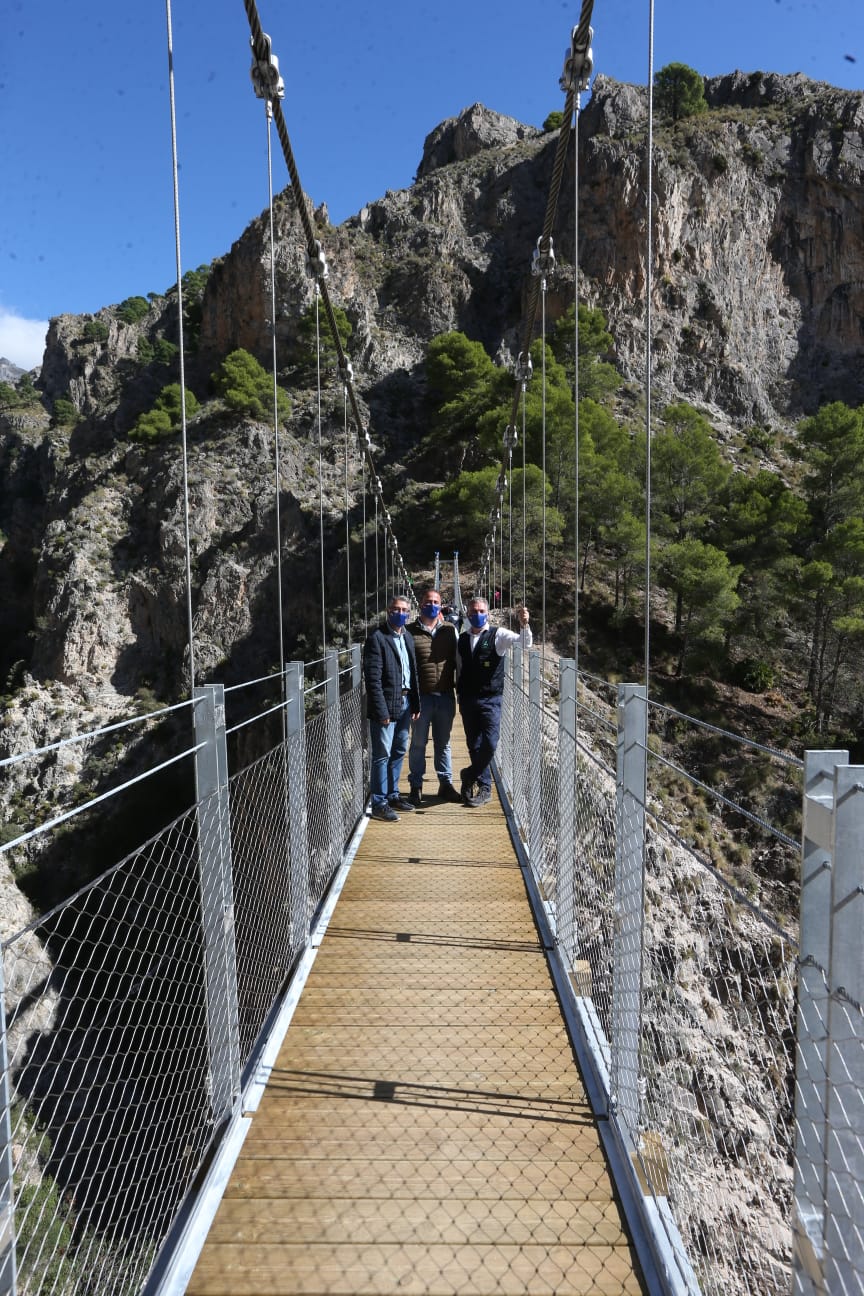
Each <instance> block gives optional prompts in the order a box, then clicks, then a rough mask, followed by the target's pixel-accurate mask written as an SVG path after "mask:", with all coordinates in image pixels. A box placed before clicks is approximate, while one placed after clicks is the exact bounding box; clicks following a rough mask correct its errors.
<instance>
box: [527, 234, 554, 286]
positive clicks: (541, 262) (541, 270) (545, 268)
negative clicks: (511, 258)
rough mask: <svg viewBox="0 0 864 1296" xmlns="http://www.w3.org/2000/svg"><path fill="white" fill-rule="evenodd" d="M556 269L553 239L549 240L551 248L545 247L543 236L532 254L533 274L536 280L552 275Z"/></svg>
mask: <svg viewBox="0 0 864 1296" xmlns="http://www.w3.org/2000/svg"><path fill="white" fill-rule="evenodd" d="M554 269H555V250H554V248H553V247H552V239H551V238H550V239H549V246H548V247H547V248H544V247H543V235H542V234H541V235H540V237H539V238H538V240H537V246H536V247H535V249H534V251H533V252H532V254H531V273H532V275H534V276H535V278H537V277H539V276H540V275H546V274H551V273H552V272H553V270H554Z"/></svg>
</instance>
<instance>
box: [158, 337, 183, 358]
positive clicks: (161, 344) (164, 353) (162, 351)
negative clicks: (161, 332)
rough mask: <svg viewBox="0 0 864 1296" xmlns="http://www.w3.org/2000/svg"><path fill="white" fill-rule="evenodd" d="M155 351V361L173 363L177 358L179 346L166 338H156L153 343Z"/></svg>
mask: <svg viewBox="0 0 864 1296" xmlns="http://www.w3.org/2000/svg"><path fill="white" fill-rule="evenodd" d="M154 350H155V352H156V362H157V364H161V365H170V364H173V363H174V361H175V359H176V358H177V353H178V352H179V350H180V348H179V347H178V346H177V344H176V343H174V342H169V341H168V339H167V338H157V339H156V342H155V344H154Z"/></svg>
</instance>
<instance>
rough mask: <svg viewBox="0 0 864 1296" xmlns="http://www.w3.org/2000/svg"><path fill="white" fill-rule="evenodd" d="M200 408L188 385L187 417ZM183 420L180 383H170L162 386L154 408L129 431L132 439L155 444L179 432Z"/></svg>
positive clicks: (141, 416) (142, 416)
mask: <svg viewBox="0 0 864 1296" xmlns="http://www.w3.org/2000/svg"><path fill="white" fill-rule="evenodd" d="M200 408H201V406H200V404H199V402H198V399H197V397H196V395H195V393H194V392H192V391H190V390H189V388H188V387H187V389H186V417H187V418H191V416H192V415H193V414H194V413H195V412H196V410H199V409H200ZM182 422H183V420H182V404H181V393H180V384H179V383H169V384H168V386H167V387H163V388H162V391H161V392H160V393H159V395H158V397H157V398H156V404H155V405H154V406H153V408H152V409H151V410H147V412H146V413H144V414H142V415H140V417H139V418H138V419H137V421H136V423H135V426H134V427H133V428H132V429H131V430H130V432H129V438H130V440H132V441H142V442H144V443H145V444H146V443H149V444H153V443H154V442H156V441H162V440H164V439H165V437H169V436H171V435H172V433H174V432H178V431H179V430H180V427H181V425H182Z"/></svg>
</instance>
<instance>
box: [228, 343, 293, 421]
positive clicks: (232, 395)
mask: <svg viewBox="0 0 864 1296" xmlns="http://www.w3.org/2000/svg"><path fill="white" fill-rule="evenodd" d="M213 384H214V386H215V388H216V391H217V392H218V394H219V395H220V396H221V397H222V399H223V400H224V402H225V404H226V405H227V406H228V408H229V409H231V410H236V411H237V412H238V413H239V414H251V415H253V417H255V418H260V419H266V418H270V417H272V414H273V375H272V374H270V373H268V372H267V370H266V369H265V368H264V367H263V365H261V364H259V363H258V361H257V360H256V359H255V357H254V356H253V355H250V354H249V352H248V351H244V350H243V349H242V348H240V349H239V350H237V351H232V352H231V354H230V355H227V356H226V357H225V359H224V360H223V361H222V363H221V365H220V366H219V368H218V369H217V370H216V372H215V373H214V374H213ZM276 398H277V408H278V412H279V418H280V420H284V419H286V418H287V417H288V415H289V414H290V412H291V401H290V399H289V397H288V393H287V392H286V391H284V390H283V389H282V388H281V387H278V388H277V389H276Z"/></svg>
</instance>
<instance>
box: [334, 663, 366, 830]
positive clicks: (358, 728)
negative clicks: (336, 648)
mask: <svg viewBox="0 0 864 1296" xmlns="http://www.w3.org/2000/svg"><path fill="white" fill-rule="evenodd" d="M339 705H340V708H341V721H342V840H343V843H344V842H347V841H348V839H349V837H350V836H351V833H352V832H353V831H354V827H355V825H356V823H357V820H358V819H359V818H360V815H361V814H362V813H363V807H364V805H365V804H366V795H365V789H366V772H365V768H364V751H363V745H364V744H363V737H364V732H363V731H364V728H365V725H364V722H363V699H362V691H361V688H360V685H359V684H358V685H356V686H353V687H351V688H349V689H347V690H346V691H345V692H344V693H343V694H342V696H341V698H340V699H339Z"/></svg>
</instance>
